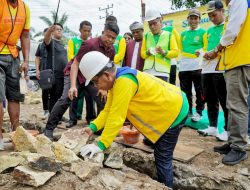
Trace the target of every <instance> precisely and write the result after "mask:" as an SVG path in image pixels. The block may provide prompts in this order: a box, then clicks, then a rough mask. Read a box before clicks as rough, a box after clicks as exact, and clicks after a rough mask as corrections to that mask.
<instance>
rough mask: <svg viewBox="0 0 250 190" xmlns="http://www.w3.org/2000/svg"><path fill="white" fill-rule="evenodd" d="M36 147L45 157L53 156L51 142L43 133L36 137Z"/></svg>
mask: <svg viewBox="0 0 250 190" xmlns="http://www.w3.org/2000/svg"><path fill="white" fill-rule="evenodd" d="M36 139H37V143H36V149H37V153H38V154H41V155H44V156H46V157H50V158H55V154H54V152H53V149H52V142H51V141H50V140H49V138H47V137H46V136H45V135H43V134H41V135H38V136H37V137H36Z"/></svg>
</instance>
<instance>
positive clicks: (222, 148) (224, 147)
mask: <svg viewBox="0 0 250 190" xmlns="http://www.w3.org/2000/svg"><path fill="white" fill-rule="evenodd" d="M230 151H231V147H230V144H224V145H222V146H215V147H214V152H218V153H220V154H228V153H229V152H230Z"/></svg>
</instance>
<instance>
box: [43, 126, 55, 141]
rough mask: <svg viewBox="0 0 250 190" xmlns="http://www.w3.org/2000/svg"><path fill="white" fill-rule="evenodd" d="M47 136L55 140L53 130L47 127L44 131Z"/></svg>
mask: <svg viewBox="0 0 250 190" xmlns="http://www.w3.org/2000/svg"><path fill="white" fill-rule="evenodd" d="M43 134H44V135H45V136H46V137H48V138H49V139H50V140H51V141H53V140H54V138H53V131H52V130H48V129H45V131H44V133H43Z"/></svg>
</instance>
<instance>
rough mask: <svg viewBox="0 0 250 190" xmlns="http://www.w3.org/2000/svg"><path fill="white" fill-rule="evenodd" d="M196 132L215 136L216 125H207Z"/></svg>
mask: <svg viewBox="0 0 250 190" xmlns="http://www.w3.org/2000/svg"><path fill="white" fill-rule="evenodd" d="M197 132H198V133H199V134H201V135H203V136H214V137H216V135H217V128H216V127H211V126H208V128H206V129H201V130H198V131H197Z"/></svg>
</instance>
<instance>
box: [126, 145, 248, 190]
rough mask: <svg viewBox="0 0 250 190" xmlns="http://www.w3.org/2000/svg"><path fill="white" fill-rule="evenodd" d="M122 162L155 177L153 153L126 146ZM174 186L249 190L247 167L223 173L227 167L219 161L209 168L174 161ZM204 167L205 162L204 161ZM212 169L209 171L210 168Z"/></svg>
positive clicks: (195, 189) (198, 188) (187, 189)
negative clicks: (198, 168) (198, 167)
mask: <svg viewBox="0 0 250 190" xmlns="http://www.w3.org/2000/svg"><path fill="white" fill-rule="evenodd" d="M123 161H124V164H125V165H126V166H128V167H130V168H133V169H135V170H136V171H139V172H141V173H146V174H147V175H149V176H150V177H152V178H153V179H156V169H155V163H154V156H153V154H148V153H146V152H144V151H141V150H138V149H133V148H126V149H125V150H124V154H123ZM173 163H174V188H175V189H184V190H189V189H194V190H200V189H202V190H215V189H218V190H235V189H239V190H249V187H250V180H249V178H248V177H249V171H248V169H247V168H240V169H238V170H237V171H234V172H233V168H231V169H232V172H230V173H224V172H223V170H222V169H223V168H224V167H228V166H225V165H222V164H220V163H217V162H215V163H214V164H218V165H217V167H216V166H215V167H213V168H211V169H209V168H207V170H209V171H210V172H206V170H205V169H200V170H197V168H196V167H195V165H193V164H192V165H191V164H187V163H181V162H178V161H174V162H173ZM204 167H206V164H205V163H204ZM212 169H213V170H214V171H213V172H211V170H212Z"/></svg>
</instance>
